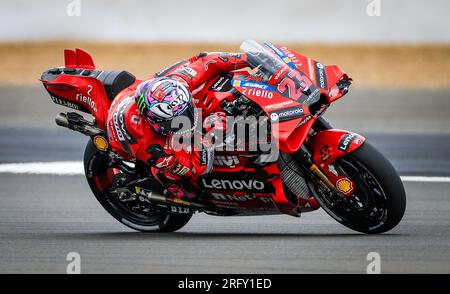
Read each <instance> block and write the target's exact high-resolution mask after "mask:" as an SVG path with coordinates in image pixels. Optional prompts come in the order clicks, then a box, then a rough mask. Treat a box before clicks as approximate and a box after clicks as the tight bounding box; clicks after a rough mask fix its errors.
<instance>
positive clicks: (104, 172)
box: [84, 140, 192, 232]
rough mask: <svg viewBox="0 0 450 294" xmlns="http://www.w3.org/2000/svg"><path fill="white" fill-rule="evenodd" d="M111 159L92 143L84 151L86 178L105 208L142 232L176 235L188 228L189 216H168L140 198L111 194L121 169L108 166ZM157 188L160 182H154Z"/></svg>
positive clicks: (125, 223)
mask: <svg viewBox="0 0 450 294" xmlns="http://www.w3.org/2000/svg"><path fill="white" fill-rule="evenodd" d="M109 162H110V158H109V156H107V155H106V154H104V153H102V152H100V151H99V150H98V149H97V148H96V147H95V145H94V144H93V143H92V141H91V140H89V142H88V144H87V146H86V149H85V152H84V170H85V174H86V179H87V181H88V183H89V186H90V188H91V190H92V192H93V193H94V195H95V198H97V200H98V201H99V202H100V204H101V205H102V206H103V208H104V209H105V210H106V211H107V212H108V213H109V214H111V215H112V216H113V217H114V218H115V219H117V220H118V221H119V222H121V223H123V224H124V225H126V226H128V227H130V228H132V229H134V230H137V231H141V232H174V231H176V230H179V229H181V228H182V227H183V226H184V225H186V224H187V223H188V222H189V220H190V219H191V217H192V213H188V214H168V213H167V211H166V210H164V209H160V208H158V207H156V206H152V205H150V204H148V203H146V202H145V201H141V199H139V198H137V199H135V200H130V201H121V200H119V197H118V196H117V195H113V194H112V193H110V192H109V191H108V188H109V187H110V186H111V185H112V179H113V177H114V176H117V174H119V173H120V170H119V169H117V168H113V167H110V166H109ZM155 185H157V183H155Z"/></svg>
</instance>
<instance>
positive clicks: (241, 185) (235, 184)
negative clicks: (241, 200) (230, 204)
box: [202, 179, 264, 191]
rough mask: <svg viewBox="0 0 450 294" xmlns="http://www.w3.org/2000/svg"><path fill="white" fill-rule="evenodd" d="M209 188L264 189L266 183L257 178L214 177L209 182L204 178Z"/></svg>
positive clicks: (205, 184) (204, 182) (206, 186)
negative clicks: (225, 178)
mask: <svg viewBox="0 0 450 294" xmlns="http://www.w3.org/2000/svg"><path fill="white" fill-rule="evenodd" d="M202 181H203V186H204V187H205V188H207V189H219V190H258V191H261V190H264V183H263V182H260V181H256V180H218V179H212V180H211V181H210V182H209V183H208V182H207V181H206V180H205V179H202Z"/></svg>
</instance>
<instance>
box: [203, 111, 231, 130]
mask: <svg viewBox="0 0 450 294" xmlns="http://www.w3.org/2000/svg"><path fill="white" fill-rule="evenodd" d="M226 126H227V116H226V114H225V112H215V113H212V114H210V115H209V116H208V117H207V118H205V120H204V121H203V128H204V129H205V130H206V132H207V133H209V132H211V131H212V132H215V131H218V132H222V133H224V132H225V130H226Z"/></svg>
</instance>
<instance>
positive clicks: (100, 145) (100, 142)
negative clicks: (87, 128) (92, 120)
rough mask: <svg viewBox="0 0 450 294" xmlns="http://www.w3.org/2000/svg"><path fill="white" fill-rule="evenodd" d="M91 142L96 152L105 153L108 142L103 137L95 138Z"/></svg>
mask: <svg viewBox="0 0 450 294" xmlns="http://www.w3.org/2000/svg"><path fill="white" fill-rule="evenodd" d="M93 141H94V145H95V146H96V147H97V149H98V150H100V151H106V149H108V141H106V139H105V138H104V137H102V136H95V137H94V140H93Z"/></svg>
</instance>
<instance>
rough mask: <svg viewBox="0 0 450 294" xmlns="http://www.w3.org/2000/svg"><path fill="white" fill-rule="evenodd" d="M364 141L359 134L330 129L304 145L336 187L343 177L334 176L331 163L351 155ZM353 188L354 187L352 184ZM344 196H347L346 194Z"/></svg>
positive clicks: (334, 172)
mask: <svg viewBox="0 0 450 294" xmlns="http://www.w3.org/2000/svg"><path fill="white" fill-rule="evenodd" d="M364 141H365V138H364V137H363V136H361V135H359V134H356V133H352V132H348V131H345V130H337V129H331V130H325V131H321V132H319V133H318V134H316V135H314V136H313V137H312V138H311V139H310V140H309V141H308V142H307V143H306V145H307V147H308V148H309V150H311V151H312V152H313V154H312V160H313V162H314V163H315V164H316V165H317V166H318V167H319V168H320V170H321V171H322V172H323V173H325V174H326V175H327V177H328V178H329V179H330V181H331V182H332V183H333V184H335V185H336V183H338V181H339V180H341V179H344V178H345V177H344V176H342V175H338V174H336V171H335V168H334V166H333V163H334V162H335V161H336V160H337V159H339V158H340V157H342V156H344V155H346V154H349V153H352V152H353V151H355V150H356V149H358V148H359V147H361V145H362V144H363V143H364ZM353 187H355V184H354V183H353ZM352 191H353V189H352ZM349 192H351V191H349ZM344 194H346V195H347V193H344Z"/></svg>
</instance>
